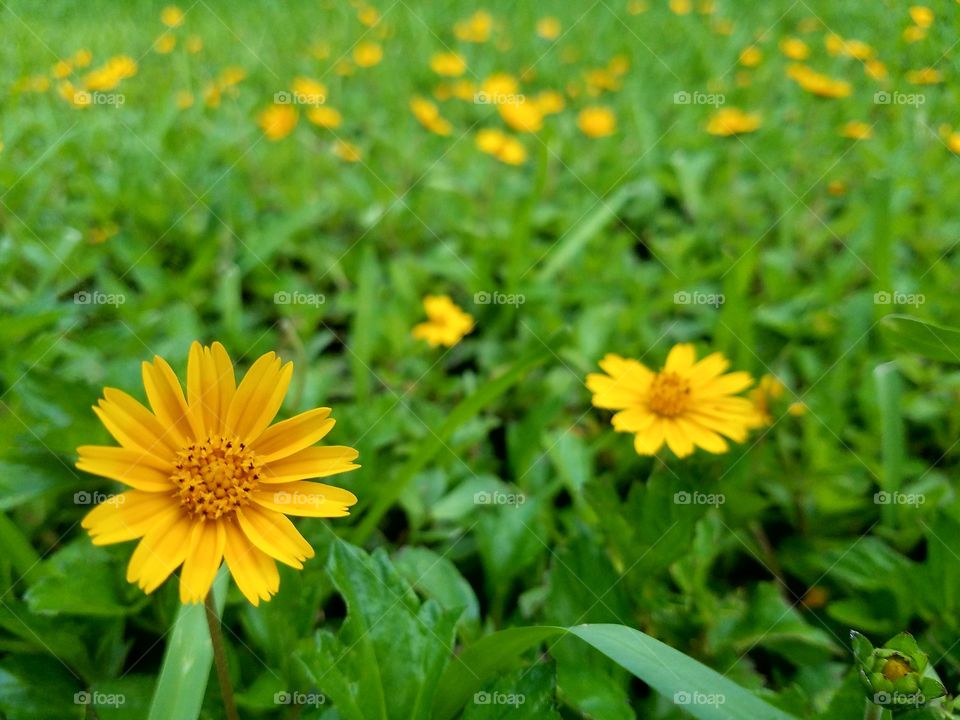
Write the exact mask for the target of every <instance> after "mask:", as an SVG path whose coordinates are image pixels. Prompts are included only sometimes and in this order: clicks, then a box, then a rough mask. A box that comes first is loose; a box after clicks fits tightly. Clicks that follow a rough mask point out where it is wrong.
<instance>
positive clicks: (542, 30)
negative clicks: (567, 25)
mask: <svg viewBox="0 0 960 720" xmlns="http://www.w3.org/2000/svg"><path fill="white" fill-rule="evenodd" d="M562 29H563V28H562V27H561V25H560V21H559V20H557V18H555V17H542V18H540V19H539V20H537V35H539V36H540V37H542V38H543V39H544V40H556V39H557V38H558V37H559V36H560V32H561V31H562Z"/></svg>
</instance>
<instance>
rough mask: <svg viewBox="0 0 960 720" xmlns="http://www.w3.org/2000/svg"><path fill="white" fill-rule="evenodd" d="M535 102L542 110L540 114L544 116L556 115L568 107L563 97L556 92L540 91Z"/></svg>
mask: <svg viewBox="0 0 960 720" xmlns="http://www.w3.org/2000/svg"><path fill="white" fill-rule="evenodd" d="M534 102H535V103H536V104H537V107H539V108H540V112H541V113H542V114H543V115H556V114H557V113H558V112H560V111H561V110H563V108H564V107H565V106H566V103H565V102H564V100H563V95H562V94H560V93H558V92H557V91H556V90H542V91H540V93H538V94H537V96H536V98H534Z"/></svg>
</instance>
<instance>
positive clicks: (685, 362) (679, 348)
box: [663, 343, 697, 373]
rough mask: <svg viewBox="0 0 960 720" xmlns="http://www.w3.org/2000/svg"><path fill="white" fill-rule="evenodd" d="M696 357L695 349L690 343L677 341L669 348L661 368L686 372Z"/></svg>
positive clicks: (668, 370)
mask: <svg viewBox="0 0 960 720" xmlns="http://www.w3.org/2000/svg"><path fill="white" fill-rule="evenodd" d="M696 359H697V351H696V350H694V347H693V345H691V344H690V343H679V344H677V345H674V346H673V347H672V348H671V349H670V353H669V354H668V355H667V362H666V363H665V364H664V366H663V369H664V370H665V371H667V372H679V373H686V372H687V371H689V370H690V368H691V367H693V363H694V362H695V361H696Z"/></svg>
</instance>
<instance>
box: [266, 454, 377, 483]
mask: <svg viewBox="0 0 960 720" xmlns="http://www.w3.org/2000/svg"><path fill="white" fill-rule="evenodd" d="M357 455H358V453H357V451H356V450H354V449H353V448H350V447H344V446H342V445H324V446H320V447H308V448H304V449H303V450H300V451H299V452H295V453H293V454H292V455H288V456H287V457H284V458H282V459H279V460H272V461H270V462H268V463H266V464H265V465H264V466H263V469H262V470H261V475H260V482H263V483H288V482H293V481H294V480H310V479H312V478H321V477H328V476H330V475H337V474H338V473H342V472H348V471H350V470H356V469H357V468H358V467H360V466H359V465H355V464H354V463H353V461H354V460H356V459H357Z"/></svg>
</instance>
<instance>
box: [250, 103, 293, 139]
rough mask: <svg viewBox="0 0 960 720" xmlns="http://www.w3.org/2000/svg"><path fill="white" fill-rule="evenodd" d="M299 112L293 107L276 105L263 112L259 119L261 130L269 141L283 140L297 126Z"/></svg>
mask: <svg viewBox="0 0 960 720" xmlns="http://www.w3.org/2000/svg"><path fill="white" fill-rule="evenodd" d="M297 120H298V115H297V110H296V108H295V107H293V105H278V104H274V105H271V106H270V107H268V108H267V109H266V110H263V111H262V112H261V113H260V115H259V116H258V118H257V122H259V123H260V129H261V130H263V134H264V135H266V136H267V138H268V139H269V140H272V141H274V142H276V141H277V140H283V138H285V137H287V135H289V134H290V133H292V132H293V129H294V128H295V127H296V126H297Z"/></svg>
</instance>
